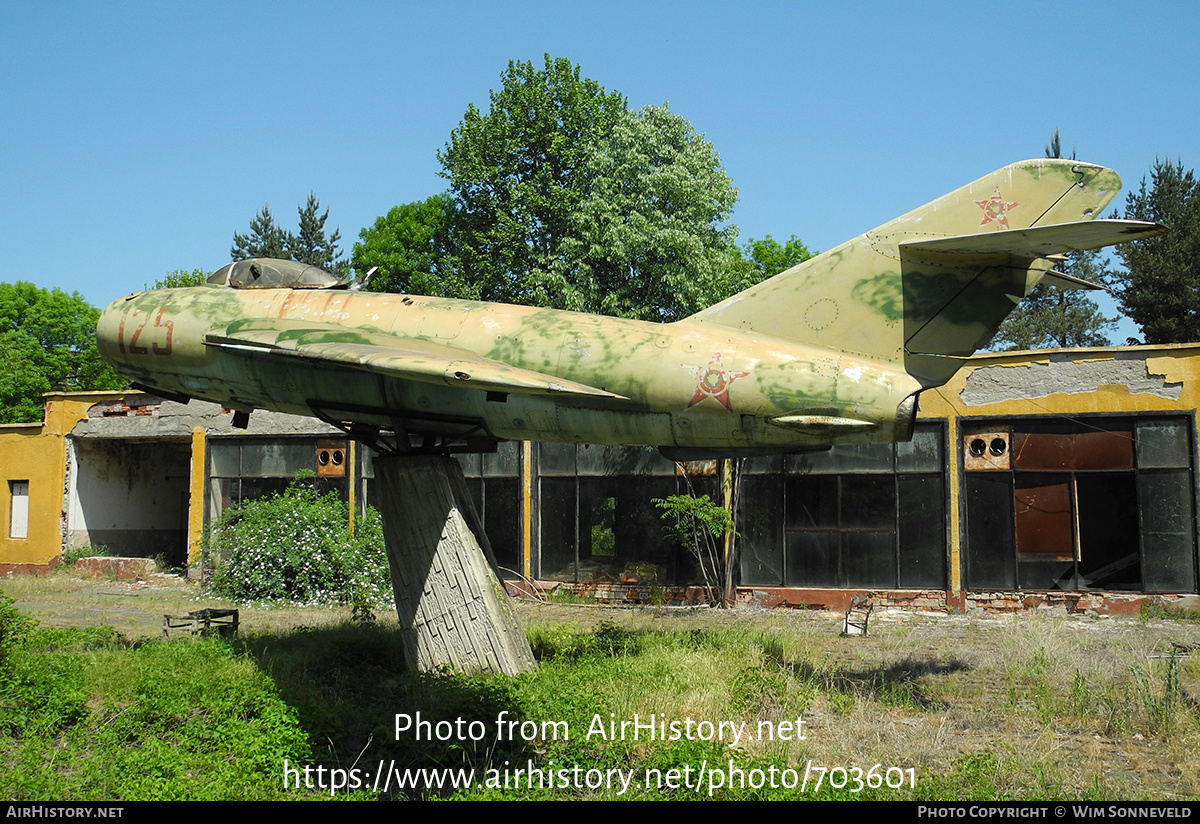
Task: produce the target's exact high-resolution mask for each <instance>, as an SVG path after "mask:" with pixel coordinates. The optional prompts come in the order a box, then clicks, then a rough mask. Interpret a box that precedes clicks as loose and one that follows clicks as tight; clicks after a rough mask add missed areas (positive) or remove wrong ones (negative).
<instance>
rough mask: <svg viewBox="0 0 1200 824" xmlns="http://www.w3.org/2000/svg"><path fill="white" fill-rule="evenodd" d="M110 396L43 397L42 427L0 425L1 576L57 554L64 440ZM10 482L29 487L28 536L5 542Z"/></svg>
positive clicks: (45, 562) (69, 394) (73, 394)
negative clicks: (44, 406)
mask: <svg viewBox="0 0 1200 824" xmlns="http://www.w3.org/2000/svg"><path fill="white" fill-rule="evenodd" d="M119 394H120V393H112V392H67V393H59V394H53V395H47V396H46V413H45V421H44V422H43V423H41V424H4V425H0V455H3V456H4V458H3V462H2V463H0V475H3V477H0V484H2V486H0V495H2V496H3V506H2V507H0V509H2V510H3V511H2V512H0V570H3V569H7V568H10V567H11V566H12V565H19V566H25V565H32V566H46V565H48V564H50V563H51V562H52V561H53V560H54V559H55V558H57V557H58V555H59V554H61V552H62V521H63V489H64V486H65V483H64V481H65V473H66V465H67V460H66V457H67V456H66V436H67V435H68V434H69V433H70V431H71V429H72V428H73V427H74V426H75V424H77V423H79V421H81V420H83V419H84V418H86V417H87V413H88V409H89V408H90V407H91V406H92V405H93V404H94V403H96V402H98V401H101V400H107V399H111V398H113V397H119ZM10 481H29V531H28V536H27V537H26V538H10V537H9V535H10V534H11V530H10V527H11V524H10V523H9V519H10V517H11V514H12V498H11V494H12V493H11V489H12V487H11V485H10V484H9V482H10Z"/></svg>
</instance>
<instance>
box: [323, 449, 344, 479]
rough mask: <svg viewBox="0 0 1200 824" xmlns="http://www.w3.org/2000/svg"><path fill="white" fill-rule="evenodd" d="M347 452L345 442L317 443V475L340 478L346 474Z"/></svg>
mask: <svg viewBox="0 0 1200 824" xmlns="http://www.w3.org/2000/svg"><path fill="white" fill-rule="evenodd" d="M346 460H347V451H346V444H345V442H344V441H317V474H318V475H320V476H322V477H335V478H340V477H343V476H345V474H346Z"/></svg>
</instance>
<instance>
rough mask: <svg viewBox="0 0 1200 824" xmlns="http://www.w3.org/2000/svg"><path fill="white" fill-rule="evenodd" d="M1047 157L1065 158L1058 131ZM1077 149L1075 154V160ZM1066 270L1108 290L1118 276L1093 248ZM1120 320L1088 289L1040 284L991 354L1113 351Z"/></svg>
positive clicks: (999, 334)
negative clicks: (1107, 313)
mask: <svg viewBox="0 0 1200 824" xmlns="http://www.w3.org/2000/svg"><path fill="white" fill-rule="evenodd" d="M1045 151H1046V157H1062V139H1061V138H1060V137H1059V134H1058V129H1055V130H1054V133H1053V134H1052V135H1051V136H1050V142H1049V143H1048V144H1047V145H1046V147H1045ZM1074 158H1075V150H1074V149H1072V150H1071V159H1074ZM1058 268H1059V269H1060V270H1062V271H1063V272H1065V273H1066V274H1068V275H1072V276H1073V277H1077V278H1080V279H1082V280H1086V281H1087V282H1088V283H1095V284H1097V285H1099V286H1103V285H1105V284H1106V283H1107V281H1108V279H1109V278H1110V277H1111V276H1112V272H1111V270H1110V269H1109V265H1108V258H1107V255H1106V254H1105V253H1104V252H1103V251H1101V250H1099V249H1092V250H1088V251H1083V252H1071V253H1069V254H1067V256H1066V260H1065V261H1064V263H1062V264H1060V265H1059V266H1058ZM1116 325H1117V322H1116V319H1115V318H1106V317H1105V316H1104V314H1103V313H1102V312H1101V311H1100V306H1099V304H1097V303H1096V301H1094V300H1093V299H1092V298H1091V296H1090V294H1089V293H1088V291H1087V290H1081V289H1067V290H1064V289H1059V288H1058V287H1056V286H1048V285H1046V284H1042V283H1039V284H1038V285H1037V286H1034V287H1033V289H1031V290H1030V291H1029V294H1028V295H1027V296H1026V297H1025V300H1023V301H1021V303H1020V304H1019V305H1018V306H1017V308H1016V309H1014V310H1013V311H1012V314H1010V315H1009V316H1008V318H1007V319H1005V321H1004V323H1003V324H1002V325H1001V327H1000V328H999V329H998V330H997V331H996V334H995V335H993V336H992V340H991V341H990V342H989V343H988V348H989V349H1047V348H1062V347H1068V346H1107V345H1108V344H1109V339H1108V334H1107V333H1108V332H1109V331H1111V330H1112V329H1114V328H1116Z"/></svg>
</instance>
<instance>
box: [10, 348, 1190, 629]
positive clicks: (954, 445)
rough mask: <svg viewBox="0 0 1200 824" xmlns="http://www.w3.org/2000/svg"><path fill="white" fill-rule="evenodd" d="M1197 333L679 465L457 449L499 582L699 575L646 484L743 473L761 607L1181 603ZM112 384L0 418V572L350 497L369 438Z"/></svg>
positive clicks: (1048, 362) (187, 554)
mask: <svg viewBox="0 0 1200 824" xmlns="http://www.w3.org/2000/svg"><path fill="white" fill-rule="evenodd" d="M1197 406H1200V344H1178V345H1172V346H1158V347H1150V346H1138V347H1115V348H1094V349H1077V350H1055V351H1047V352H1017V353H1001V354H991V355H985V356H977V357H975V358H972V359H971V360H970V361H969V363H968V365H967V366H966V367H965V368H964V369H962V370H961V371H960V372H959V373H958V374H957V375H956V376H955V377H954V378H953V379H952V380H951V381H950V382H949V383H948V384H947V385H946V386H944V387H942V388H940V389H934V390H929V391H927V392H925V393H923V394H922V395H921V398H920V407H921V408H920V413H919V417H918V425H917V427H916V429H915V433H914V436H913V438H912V440H911V441H910V442H908V443H901V444H895V445H891V444H884V445H871V446H844V447H835V448H834V449H831V450H829V451H827V452H817V453H809V454H803V455H779V456H771V457H764V458H753V459H747V460H745V461H744V462H742V463H741V471H740V473H739V474H738V476H737V477H738V480H736V481H734V475H733V473H732V472H731V471H729V467H727V466H726V463H725V462H715V461H714V462H710V463H708V464H695V465H690V466H689V472H688V474H687V475H684V474H682V473H681V470H680V467H678V466H677V465H676V464H675V463H673V462H671V461H668V460H666V459H665V458H663V457H662V456H661V455H659V453H658V452H656V451H655V450H653V449H649V448H644V447H606V446H587V445H564V444H537V443H503V444H501V445H500V447H499V449H498V450H497V451H496V452H494V453H485V454H463V455H459V456H458V458H459V460H460V462H461V464H462V466H463V470H464V473H465V475H466V477H467V480H468V485H469V487H470V488H471V490H472V492H473V494H474V496H475V499H476V503H477V505H478V507H479V509H480V514H481V516H482V519H483V521H484V524H485V526H486V530H487V533H488V536H489V538H490V540H491V543H492V546H493V548H494V550H495V553H496V556H497V561H498V563H499V564H500V566H501V567H503V568H504V569H505V570H507V572H506V574H509V575H512V576H513V577H514V578H525V579H540V580H544V581H558V582H568V583H573V584H576V585H578V586H579V587H580V588H584V589H588V590H590V591H592V592H595V593H596V594H597V595H599V596H601V597H608V598H639V599H644V598H647V597H650V592H651V591H652V590H655V589H657V590H659V591H665V590H670V589H671V588H679V587H686V586H688V585H693V584H697V583H699V582H700V575H699V571H698V569H697V565H696V561H695V559H694V558H693V556H692V555H691V554H690V553H689V552H687V551H686V550H684V549H682V548H681V547H679V546H678V545H676V544H675V543H673V542H672V541H671V540H670V539H669V537H668V535H667V534H666V531H665V529H664V521H663V518H662V513H661V511H660V509H659V508H658V507H657V506H656V505H655V504H654V499H656V498H665V497H667V496H669V495H672V494H676V493H678V492H683V491H685V490H686V489H688V488H690V489H692V490H694V491H695V492H697V493H707V494H709V495H710V496H711V497H712V498H713V499H714V500H723V499H724V498H725V496H727V495H728V494H730V493H731V492H732V490H733V489H734V488H735V487H736V488H737V491H738V499H739V501H740V505H739V516H738V527H737V531H738V538H737V541H738V545H739V556H738V557H739V569H738V572H739V576H738V583H739V587H740V589H739V591H740V593H741V596H742V597H743V598H744V599H749V600H753V601H756V602H759V603H762V604H791V605H797V606H799V605H807V606H829V607H834V608H845V605H846V604H848V603H849V599H850V598H851V596H852V595H854V594H857V593H864V592H867V593H871V594H872V596H873V597H875V598H877V599H879V600H883V601H887V602H892V603H903V604H915V605H920V606H931V607H939V606H948V607H952V608H953V607H958V608H965V607H969V606H983V607H986V608H992V609H1020V608H1030V607H1037V606H1039V605H1047V604H1061V605H1064V606H1065V607H1066V608H1068V609H1070V610H1072V611H1099V612H1105V611H1121V610H1122V609H1125V610H1128V609H1129V608H1131V605H1132V608H1136V604H1137V603H1138V602H1139V601H1140V599H1141V598H1143V597H1144V596H1145V595H1147V594H1154V595H1155V596H1156V597H1160V598H1166V599H1170V600H1171V602H1172V603H1176V604H1180V605H1183V606H1188V607H1195V606H1196V605H1197V603H1198V599H1197V598H1196V595H1195V594H1196V593H1197V535H1198V528H1197V476H1196V449H1197V441H1196V437H1197V436H1196V423H1197V421H1196V409H1197ZM231 419H232V414H231V413H229V412H227V411H225V410H222V409H220V408H219V407H217V406H214V405H212V404H206V403H201V402H196V401H193V402H192V403H190V404H187V405H181V404H177V403H172V402H170V401H164V400H161V399H159V398H155V397H153V396H149V395H144V394H139V393H134V392H129V393H67V394H56V395H50V396H48V397H47V401H46V415H45V420H44V421H43V422H42V423H40V424H12V425H5V426H0V442H2V445H3V450H4V451H3V454H4V455H5V456H6V457H5V462H4V474H5V481H6V487H7V493H8V501H7V502H6V503H7V505H6V506H5V507H4V508H3V516H2V517H3V518H4V524H3V532H2V533H0V571H8V570H17V569H46V568H49V567H50V566H51V565H52V564H53V563H54V561H55V560H56V558H57V557H58V556H59V555H60V554H61V553H62V552H64V551H66V550H68V549H72V548H75V547H81V546H86V545H89V544H92V545H97V544H103V545H105V546H107V547H109V548H110V549H111V550H114V551H117V552H120V553H122V554H129V555H136V556H143V557H153V556H160V557H161V558H162V559H163V560H164V561H166V562H167V563H170V564H172V565H183V564H185V563H191V564H195V563H196V562H197V561H198V559H199V551H200V535H201V530H202V528H203V525H204V524H205V523H206V522H207V521H209V520H211V519H212V518H215V517H217V516H219V514H220V513H221V511H222V510H223V508H224V507H226V506H229V505H230V504H231V503H236V502H237V501H239V500H242V499H246V498H252V497H257V496H259V495H263V494H266V493H268V492H271V491H274V490H278V489H280V488H282V487H283V486H284V485H286V484H287V483H288V481H289V480H290V478H291V477H292V476H293V475H294V474H295V472H296V471H297V470H300V469H310V470H313V471H315V472H316V474H317V479H316V483H317V484H318V485H319V486H320V487H321V488H323V489H333V490H337V491H338V492H339V494H341V495H342V496H343V497H344V498H345V499H346V500H348V501H350V502H351V504H352V505H353V506H354V507H358V508H361V507H364V506H366V505H367V504H369V503H370V502H371V501H372V500H373V495H374V489H373V486H372V483H371V480H372V477H373V474H374V473H373V471H372V460H371V456H372V452H371V450H369V449H367V448H365V447H361V446H358V445H356V444H354V443H352V442H350V441H348V440H347V439H346V438H345V436H344V435H343V434H342V433H341V432H340V431H339V430H337V429H335V428H333V427H330V426H328V425H326V424H324V423H321V422H319V421H317V420H315V419H308V418H297V417H292V416H288V415H280V414H276V413H268V412H256V413H255V414H254V415H252V416H251V417H250V426H249V428H248V429H245V430H238V429H233V428H232V427H231Z"/></svg>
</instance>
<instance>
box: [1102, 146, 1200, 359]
mask: <svg viewBox="0 0 1200 824" xmlns="http://www.w3.org/2000/svg"><path fill="white" fill-rule="evenodd" d="M1125 217H1127V218H1130V219H1133V220H1153V221H1157V222H1159V223H1163V224H1166V226H1167V227H1168V228H1169V229H1170V230H1171V231H1170V232H1169V233H1168V234H1166V235H1161V236H1159V237H1156V238H1150V239H1149V240H1136V241H1133V242H1131V243H1122V244H1121V245H1120V246H1118V247H1117V255H1119V256H1120V258H1121V260H1122V261H1123V262H1124V264H1125V270H1126V271H1124V272H1121V273H1118V275H1117V277H1116V279H1115V280H1116V283H1117V300H1118V302H1119V303H1120V304H1121V308H1122V309H1123V310H1124V312H1125V313H1126V314H1127V315H1129V317H1130V318H1131V319H1132V320H1133V321H1134V323H1136V324H1137V325H1138V326H1140V327H1141V329H1142V335H1143V337H1144V342H1145V343H1181V342H1190V341H1197V340H1200V183H1198V182H1197V180H1196V177H1195V175H1194V174H1193V173H1192V171H1191V170H1190V169H1189V170H1188V171H1186V172H1185V171H1184V170H1183V163H1182V162H1181V161H1179V160H1176V161H1175V162H1174V163H1172V162H1171V161H1169V160H1157V161H1156V162H1155V164H1154V168H1152V169H1151V170H1150V179H1149V181H1148V182H1147V180H1146V178H1142V185H1141V187H1140V188H1139V189H1138V191H1137V192H1130V194H1129V197H1128V200H1127V201H1126V203H1125Z"/></svg>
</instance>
